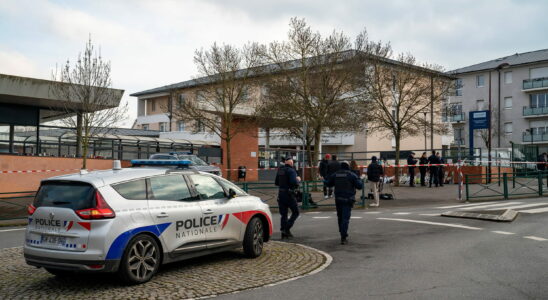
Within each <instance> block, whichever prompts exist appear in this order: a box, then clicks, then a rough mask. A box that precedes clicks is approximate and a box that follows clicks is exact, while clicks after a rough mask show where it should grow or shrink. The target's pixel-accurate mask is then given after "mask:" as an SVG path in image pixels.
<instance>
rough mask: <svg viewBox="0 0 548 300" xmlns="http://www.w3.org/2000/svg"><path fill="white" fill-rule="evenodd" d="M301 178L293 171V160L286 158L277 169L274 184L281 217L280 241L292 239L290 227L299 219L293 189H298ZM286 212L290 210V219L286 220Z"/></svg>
mask: <svg viewBox="0 0 548 300" xmlns="http://www.w3.org/2000/svg"><path fill="white" fill-rule="evenodd" d="M300 181H301V178H300V177H299V176H297V172H296V171H295V169H293V160H292V159H291V158H288V159H287V160H286V161H285V165H284V166H282V167H280V168H279V169H278V173H277V174H276V180H275V182H274V184H275V185H276V186H278V187H279V189H278V207H279V210H280V215H281V222H280V223H281V228H280V231H281V233H282V239H284V238H290V237H293V234H291V231H290V229H291V227H293V224H295V220H297V218H298V217H299V207H298V205H297V197H296V195H295V189H297V188H298V187H299V182H300ZM288 210H291V217H289V219H288V218H287V213H288Z"/></svg>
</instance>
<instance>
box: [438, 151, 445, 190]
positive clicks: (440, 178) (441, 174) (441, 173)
mask: <svg viewBox="0 0 548 300" xmlns="http://www.w3.org/2000/svg"><path fill="white" fill-rule="evenodd" d="M436 157H438V161H439V163H440V164H442V165H440V166H439V167H438V183H439V184H440V186H443V183H444V180H445V173H444V172H445V171H444V169H443V164H445V159H443V157H441V154H440V153H439V152H436Z"/></svg>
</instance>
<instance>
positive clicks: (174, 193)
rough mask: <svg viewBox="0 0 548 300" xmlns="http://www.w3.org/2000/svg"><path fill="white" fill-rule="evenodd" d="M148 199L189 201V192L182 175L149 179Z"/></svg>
mask: <svg viewBox="0 0 548 300" xmlns="http://www.w3.org/2000/svg"><path fill="white" fill-rule="evenodd" d="M150 190H151V195H150V196H149V198H150V199H156V200H174V201H190V200H194V199H195V198H193V197H192V194H191V193H190V190H189V188H188V186H187V184H186V182H185V179H184V178H183V176H182V175H169V176H158V177H151V178H150Z"/></svg>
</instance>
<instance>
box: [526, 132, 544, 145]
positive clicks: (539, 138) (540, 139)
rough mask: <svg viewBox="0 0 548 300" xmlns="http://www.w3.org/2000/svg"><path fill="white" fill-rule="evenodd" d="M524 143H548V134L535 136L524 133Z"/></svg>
mask: <svg viewBox="0 0 548 300" xmlns="http://www.w3.org/2000/svg"><path fill="white" fill-rule="evenodd" d="M523 142H524V143H535V142H548V133H545V134H541V133H539V134H533V135H531V134H530V133H527V132H524V133H523Z"/></svg>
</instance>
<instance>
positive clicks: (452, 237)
mask: <svg viewBox="0 0 548 300" xmlns="http://www.w3.org/2000/svg"><path fill="white" fill-rule="evenodd" d="M544 203H546V206H545V205H544ZM381 205H382V202H381ZM453 205H457V206H459V207H456V208H455V207H451V208H448V206H453ZM505 207H517V208H516V209H518V210H532V209H534V211H533V212H529V213H526V212H524V213H520V215H519V216H518V218H517V219H516V220H515V221H514V222H512V223H495V222H489V221H479V220H471V219H455V218H445V217H440V216H439V213H441V212H443V211H447V210H454V209H459V210H460V209H464V210H474V209H475V208H477V209H478V210H479V209H481V210H484V209H497V208H505ZM546 207H548V199H525V200H524V199H520V200H511V201H497V202H491V203H486V204H473V205H470V206H462V205H461V204H458V203H453V204H450V203H448V202H447V201H444V202H440V204H431V205H427V206H420V207H417V206H412V207H405V206H403V207H402V206H393V207H384V208H379V209H368V210H354V211H353V219H352V220H351V224H350V243H349V244H348V245H340V244H339V236H338V230H337V225H336V215H335V214H334V213H333V212H331V211H323V212H311V213H304V214H302V215H301V217H300V218H299V219H298V221H297V224H296V226H295V228H294V229H293V230H292V231H293V233H294V234H295V236H296V237H295V238H294V239H293V242H295V243H301V244H305V245H309V246H311V247H314V248H318V249H320V250H323V251H325V252H327V253H329V254H330V255H331V256H332V257H333V263H332V264H331V265H330V266H329V267H328V268H327V269H325V270H324V271H322V272H320V273H318V274H316V275H313V276H309V277H305V278H302V279H298V280H295V281H290V282H287V283H283V284H280V285H276V286H271V287H264V288H259V289H255V290H250V291H244V292H241V293H237V294H233V295H226V296H221V297H220V298H224V299H284V298H285V299H333V298H341V299H364V298H367V299H425V298H426V299H470V298H473V299H546V298H548V284H547V283H548V251H547V248H548V226H547V225H548V218H547V216H548V208H546ZM544 210H546V212H545V211H544ZM275 218H276V220H275V223H276V224H278V223H279V220H278V219H279V217H278V215H275ZM11 229H12V228H0V247H1V248H5V247H15V246H21V245H22V241H23V236H24V231H22V230H12V231H6V230H11ZM15 229H17V228H15ZM278 238H279V233H277V234H276V236H275V239H278Z"/></svg>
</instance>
